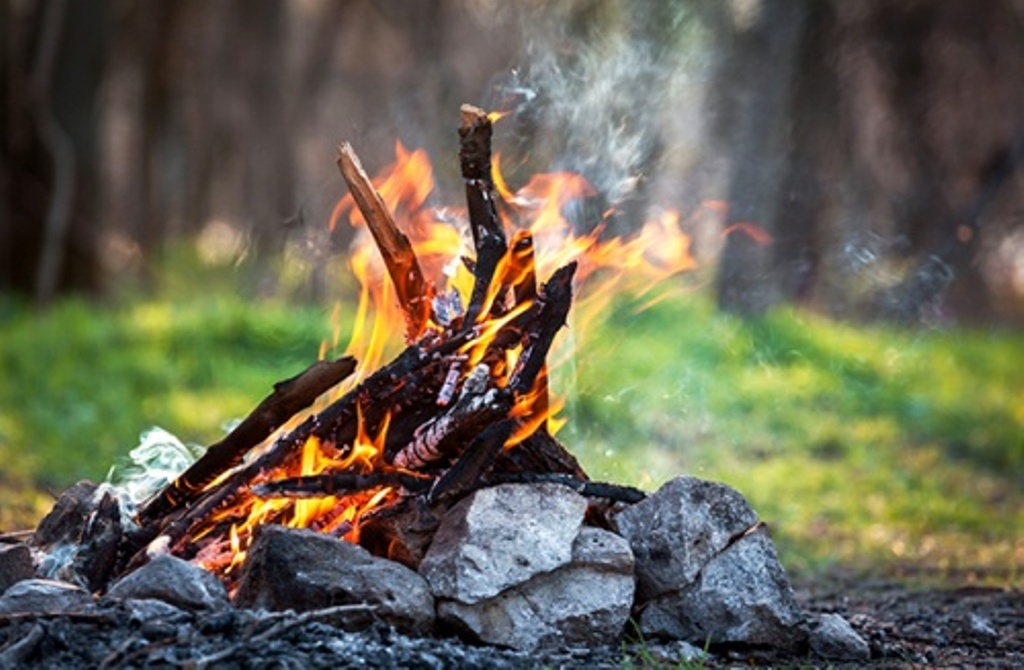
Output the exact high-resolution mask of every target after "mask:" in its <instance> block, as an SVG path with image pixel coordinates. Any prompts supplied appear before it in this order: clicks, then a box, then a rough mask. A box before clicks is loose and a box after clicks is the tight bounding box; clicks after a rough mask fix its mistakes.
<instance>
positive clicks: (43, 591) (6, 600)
mask: <svg viewBox="0 0 1024 670" xmlns="http://www.w3.org/2000/svg"><path fill="white" fill-rule="evenodd" d="M93 606H94V599H93V597H92V594H91V593H89V592H88V591H86V590H85V589H83V588H82V587H80V586H76V585H74V584H68V583H67V582H58V581H55V580H52V579H24V580H22V581H20V582H18V583H17V584H15V585H13V586H11V587H10V588H8V589H7V590H6V591H4V594H3V596H0V612H3V613H7V612H82V611H86V610H89V609H92V607H93Z"/></svg>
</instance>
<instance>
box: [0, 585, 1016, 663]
mask: <svg viewBox="0 0 1024 670" xmlns="http://www.w3.org/2000/svg"><path fill="white" fill-rule="evenodd" d="M796 586H797V596H798V598H799V600H800V601H801V602H802V603H803V604H804V605H805V606H806V607H808V609H810V610H811V611H814V612H835V613H838V614H841V615H843V616H844V617H846V619H847V620H848V621H849V622H850V623H851V624H852V625H853V627H854V628H855V629H856V630H857V631H858V632H859V633H860V634H861V635H862V636H863V637H864V638H865V639H866V640H867V641H868V642H869V643H870V646H871V652H872V657H871V660H870V661H868V662H857V663H845V664H844V663H837V662H835V661H829V660H826V659H821V658H816V657H814V656H813V655H810V654H792V653H789V654H784V655H783V654H778V653H772V652H767V651H759V650H750V649H747V650H736V649H733V650H724V649H715V650H713V653H712V655H711V656H709V657H707V658H704V659H694V660H690V661H684V660H681V650H682V646H681V645H680V644H679V643H675V644H664V645H662V644H658V643H656V642H644V643H641V644H627V645H609V646H608V647H602V648H587V649H568V650H560V651H556V652H547V653H540V654H526V653H523V652H512V651H509V650H501V649H496V648H493V647H480V646H475V645H471V644H467V643H465V642H462V641H459V640H457V639H454V638H445V639H437V638H432V639H430V638H410V637H407V636H404V635H400V634H398V633H396V632H394V631H392V630H390V629H387V628H386V627H377V628H373V629H369V630H363V631H360V632H343V631H340V630H338V629H336V628H333V627H331V626H327V625H325V624H323V623H320V622H318V621H316V620H312V619H309V620H307V619H305V618H304V617H303V616H300V615H295V614H287V613H286V614H274V615H265V614H264V615H258V614H256V613H253V612H250V611H247V610H231V611H228V612H224V613H221V614H214V615H211V614H206V615H202V614H199V615H196V614H190V613H183V612H180V611H179V613H178V614H175V615H173V616H171V617H167V618H160V617H158V618H157V619H153V618H152V617H151V616H142V617H140V616H139V613H138V612H136V611H134V610H132V608H131V607H129V606H128V605H127V604H124V603H122V604H110V605H107V606H103V607H101V608H100V609H98V610H95V611H92V612H90V613H85V614H79V615H67V614H64V615H61V614H56V615H55V614H53V613H49V614H48V613H40V614H38V615H21V614H0V668H6V667H17V668H22V667H25V668H29V667H31V668H36V667H39V668H82V667H105V668H143V667H192V668H203V667H209V668H213V667H216V668H436V669H437V670H445V669H448V668H481V667H486V668H489V669H490V670H504V669H513V668H551V669H555V668H630V669H635V668H654V669H657V670H678V669H680V668H690V667H706V668H735V667H773V668H864V667H868V668H916V667H927V668H932V667H939V668H1024V592H1021V591H1020V590H1013V589H1005V588H995V587H976V586H970V587H962V588H934V587H929V588H919V587H911V586H907V585H906V583H903V584H900V583H898V582H895V581H867V580H863V579H860V580H831V579H824V578H817V579H816V580H815V581H814V582H809V583H800V582H797V584H796ZM171 609H172V610H173V608H171ZM688 649H689V651H692V652H697V651H698V650H696V649H695V648H694V647H688Z"/></svg>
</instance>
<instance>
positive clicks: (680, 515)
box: [615, 477, 758, 600]
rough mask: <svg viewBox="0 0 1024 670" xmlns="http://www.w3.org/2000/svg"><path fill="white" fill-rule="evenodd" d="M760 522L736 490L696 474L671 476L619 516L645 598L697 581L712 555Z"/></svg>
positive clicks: (638, 588)
mask: <svg viewBox="0 0 1024 670" xmlns="http://www.w3.org/2000/svg"><path fill="white" fill-rule="evenodd" d="M757 521H758V519H757V514H756V513H755V512H754V510H753V509H751V507H750V505H749V504H748V503H747V501H746V499H745V498H744V497H743V496H742V495H741V494H740V493H739V492H738V491H736V490H735V489H733V488H730V487H728V486H726V485H724V484H718V483H714V482H708V481H704V480H701V479H696V478H694V477H676V478H675V479H672V480H671V481H669V482H667V483H665V484H664V485H663V486H662V487H661V488H660V489H658V490H657V491H656V492H654V493H652V494H651V495H649V496H648V497H647V498H646V499H644V500H642V501H640V502H638V503H636V504H635V505H631V506H630V507H627V508H626V509H625V510H623V511H622V512H620V513H619V514H618V515H617V516H616V517H615V525H616V529H617V530H618V531H619V533H620V534H621V535H622V536H623V537H625V538H626V539H627V540H629V544H630V547H632V549H633V555H634V556H635V557H636V572H637V582H638V583H637V590H638V596H639V598H640V599H642V600H646V599H648V598H653V597H656V596H658V595H660V594H662V593H668V592H670V591H676V590H678V589H679V588H680V587H682V586H684V585H686V584H689V583H691V582H693V580H694V579H696V577H697V575H698V573H700V571H701V570H702V569H703V568H704V566H705V565H706V564H707V562H708V561H709V560H711V558H712V557H714V556H715V555H717V554H718V553H719V552H721V551H722V550H724V549H725V548H726V547H727V546H729V544H730V543H731V542H732V541H733V540H735V539H736V538H737V537H739V536H741V535H742V534H743V533H745V532H747V531H748V530H749V529H750V528H751V527H753V526H754V525H755V524H757Z"/></svg>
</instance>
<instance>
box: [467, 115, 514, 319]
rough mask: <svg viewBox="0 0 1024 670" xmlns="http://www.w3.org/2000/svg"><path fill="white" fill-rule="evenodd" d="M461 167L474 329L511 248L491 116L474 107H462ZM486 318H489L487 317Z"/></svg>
mask: <svg viewBox="0 0 1024 670" xmlns="http://www.w3.org/2000/svg"><path fill="white" fill-rule="evenodd" d="M460 112H461V124H460V126H459V164H460V166H461V168H462V178H463V180H465V182H466V205H467V208H468V211H469V227H470V231H471V232H472V233H473V245H474V246H475V247H476V263H475V264H474V268H473V276H474V282H473V290H472V292H471V294H470V298H469V305H468V306H467V307H466V318H465V324H466V326H465V327H467V328H469V327H472V326H473V324H474V323H475V322H476V321H477V319H478V317H480V316H481V314H480V311H481V309H482V308H483V304H484V302H486V300H487V294H488V292H489V291H490V290H491V282H492V281H494V273H495V270H496V269H497V267H498V262H499V261H500V260H501V258H502V257H503V256H504V255H505V252H506V250H507V249H508V242H507V241H506V239H505V231H504V230H503V229H502V226H501V221H500V220H499V219H498V209H497V207H496V205H495V199H496V198H497V197H498V195H497V192H496V190H495V188H494V181H493V179H492V178H491V133H492V127H491V120H490V119H489V118H488V117H487V113H486V112H484V111H483V110H482V109H480V108H478V107H473V106H472V105H463V106H462V107H461V108H460ZM484 316H486V315H484Z"/></svg>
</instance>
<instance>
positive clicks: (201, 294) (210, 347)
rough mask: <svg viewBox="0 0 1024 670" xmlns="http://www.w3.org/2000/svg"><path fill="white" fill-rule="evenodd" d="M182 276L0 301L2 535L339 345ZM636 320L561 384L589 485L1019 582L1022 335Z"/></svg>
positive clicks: (796, 556) (711, 316)
mask: <svg viewBox="0 0 1024 670" xmlns="http://www.w3.org/2000/svg"><path fill="white" fill-rule="evenodd" d="M218 272H221V270H218ZM170 274H174V275H175V276H177V273H170ZM175 281H176V282H181V284H180V285H175V286H170V287H168V286H164V287H162V288H161V290H159V291H158V292H157V294H156V297H154V298H148V299H142V298H130V299H127V300H123V301H121V302H119V303H117V304H113V305H105V306H101V305H91V304H86V303H84V302H81V301H76V300H68V301H66V302H63V303H61V304H59V305H57V306H56V307H55V308H54V309H53V310H51V311H50V312H48V313H46V314H44V315H37V314H34V313H32V312H31V311H29V310H27V309H24V308H22V307H19V306H18V305H16V304H15V303H13V302H12V301H6V302H4V301H0V319H2V320H0V370H3V375H4V376H3V380H2V382H0V458H2V462H3V466H2V475H3V477H2V482H0V484H2V487H3V489H4V491H5V495H6V496H7V498H6V500H7V501H8V502H7V503H5V505H4V510H3V514H0V529H4V528H10V527H12V526H15V525H19V524H21V525H24V524H29V523H32V522H34V519H36V518H38V515H39V514H41V513H42V511H44V510H45V507H46V500H45V498H44V497H40V496H39V495H38V493H37V491H38V489H39V487H41V486H45V487H47V488H49V489H51V490H60V489H61V488H63V487H65V486H67V485H68V484H70V483H72V482H73V481H74V480H76V479H78V478H90V479H100V478H102V477H103V476H104V475H105V473H106V471H107V469H108V468H109V467H110V465H111V464H112V463H113V462H114V461H115V460H116V459H117V458H119V457H122V456H123V455H125V454H126V453H127V451H128V450H129V449H130V448H132V447H133V446H134V445H135V444H136V443H137V439H138V434H139V433H140V432H141V431H143V430H145V429H147V428H149V427H150V426H153V425H160V426H162V427H164V428H166V429H168V430H170V431H171V432H173V433H175V434H177V435H178V436H179V437H181V438H182V439H184V440H186V441H191V442H197V443H210V442H212V441H214V440H215V439H217V438H218V437H219V436H220V435H221V434H222V430H223V425H224V424H225V423H226V422H227V421H230V420H232V419H235V418H239V417H241V416H243V415H244V414H245V413H246V412H248V411H249V410H250V409H251V408H252V407H253V406H254V405H255V404H256V403H257V402H258V401H259V400H260V399H261V398H263V397H264V396H265V395H266V394H267V393H269V391H270V386H271V384H273V383H274V382H275V381H278V380H281V379H284V378H286V377H289V376H291V375H293V374H295V373H296V372H298V371H299V370H301V369H302V368H304V367H305V366H306V365H308V364H309V363H311V362H312V361H313V360H314V359H315V358H316V355H317V350H318V345H319V343H320V341H321V340H322V339H323V338H324V337H326V336H328V335H329V333H330V326H329V324H328V316H327V315H328V312H329V310H328V309H327V308H321V307H317V306H310V305H306V304H288V303H285V302H284V301H280V300H276V301H274V300H257V299H253V298H251V297H248V296H246V295H244V294H243V293H241V292H238V291H236V290H223V289H224V285H225V284H226V285H227V286H228V287H230V286H231V276H230V274H226V275H224V276H220V277H219V278H214V279H210V278H207V277H203V276H192V278H191V281H185V280H182V279H180V278H179V279H176V280H175ZM637 304H639V303H634V302H632V301H630V300H629V299H621V300H619V301H618V303H617V304H616V305H615V307H614V309H613V310H612V312H611V313H610V315H609V318H608V319H607V320H606V321H605V322H603V323H602V324H598V325H596V326H594V327H593V329H592V330H591V332H590V336H589V337H588V339H587V340H586V341H582V340H580V339H578V338H577V339H575V345H576V350H575V355H574V357H573V358H572V360H571V362H570V365H569V366H568V369H567V370H563V371H561V372H556V374H555V375H554V377H555V381H556V386H558V380H560V379H561V380H566V379H568V380H571V382H572V387H571V389H570V397H569V403H568V407H567V410H566V414H567V415H568V418H569V419H570V422H569V424H568V426H567V427H566V428H565V429H564V431H563V432H562V433H560V435H559V437H560V438H561V439H562V440H563V441H564V442H565V443H566V444H567V445H568V446H569V448H570V449H571V450H572V451H573V452H574V453H576V454H577V455H578V456H579V457H580V458H581V460H582V461H583V463H584V465H585V467H586V468H587V469H588V471H589V472H590V473H591V474H592V476H594V477H596V478H601V479H608V480H613V481H619V482H623V483H630V484H637V485H640V486H643V487H645V488H648V489H653V488H655V487H656V486H658V485H659V484H661V483H662V482H664V481H666V480H667V479H669V478H671V477H673V476H675V475H677V474H680V473H686V474H693V475H696V476H700V477H704V478H708V479H714V480H719V481H724V482H726V483H728V484H730V485H732V486H734V487H736V488H737V489H739V490H740V491H741V492H742V493H744V494H745V495H746V496H747V497H748V498H749V499H750V501H751V502H752V503H753V505H754V506H755V508H756V509H757V510H758V512H759V513H760V515H761V516H762V518H763V519H764V520H765V521H766V522H767V523H768V524H769V526H770V527H771V529H772V532H773V535H774V537H775V538H776V540H777V542H778V544H779V547H780V550H781V552H782V558H783V562H784V564H785V565H786V566H787V567H788V568H789V569H790V570H791V571H795V572H797V573H801V572H810V573H813V572H815V571H819V570H822V569H826V568H829V567H831V566H838V565H846V566H849V565H854V566H857V567H859V568H863V569H878V570H887V571H893V570H896V569H901V568H903V567H906V566H910V567H927V568H929V569H933V570H938V571H940V572H942V573H944V574H953V573H957V574H963V573H967V572H968V571H971V570H978V569H980V570H982V571H984V572H983V574H982V576H985V575H987V576H988V577H989V578H993V577H992V576H993V575H994V579H996V580H997V581H1010V582H1014V583H1017V584H1020V583H1021V582H1022V579H1024V575H1022V569H1021V566H1022V564H1024V541H1022V540H1021V534H1020V531H1019V529H1020V528H1024V493H1022V490H1021V486H1020V482H1021V481H1024V409H1022V407H1024V403H1022V400H1021V399H1022V398H1024V386H1022V384H1024V381H1022V380H1024V377H1021V376H1020V374H1019V366H1018V365H1016V362H1018V361H1021V360H1024V338H1020V337H1019V336H1015V335H1012V334H1001V333H996V332H972V331H968V330H962V329H951V330H945V331H940V330H932V331H923V330H918V331H906V330H899V329H892V328H883V327H877V326H871V327H867V326H856V325H850V324H843V323H837V322H834V321H830V320H827V319H824V318H821V317H818V316H815V315H812V314H808V313H804V312H800V311H795V310H780V311H778V312H776V313H773V314H771V315H769V316H767V317H765V318H763V319H758V320H752V321H745V320H742V319H738V318H735V317H731V316H727V315H722V314H719V313H718V312H716V311H715V310H714V309H713V308H712V307H711V306H710V304H709V302H708V301H707V299H706V298H705V297H703V296H700V295H694V296H689V297H685V298H681V299H674V300H673V301H668V302H664V303H661V304H659V305H658V306H656V307H655V308H653V309H651V310H648V311H645V312H637V311H636V309H635V308H636V305H637ZM343 313H347V314H351V310H347V311H345V312H343ZM562 337H563V338H565V339H567V340H571V339H573V333H571V332H566V333H565V334H564V335H563V336H562ZM344 339H345V337H343V338H342V341H344ZM563 386H564V383H563ZM28 485H31V486H28Z"/></svg>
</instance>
